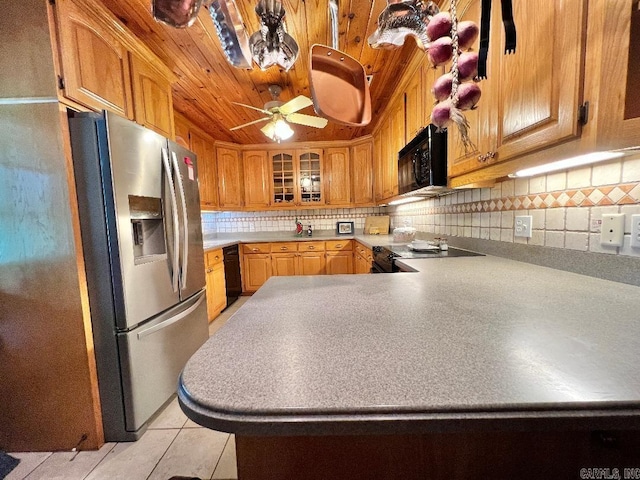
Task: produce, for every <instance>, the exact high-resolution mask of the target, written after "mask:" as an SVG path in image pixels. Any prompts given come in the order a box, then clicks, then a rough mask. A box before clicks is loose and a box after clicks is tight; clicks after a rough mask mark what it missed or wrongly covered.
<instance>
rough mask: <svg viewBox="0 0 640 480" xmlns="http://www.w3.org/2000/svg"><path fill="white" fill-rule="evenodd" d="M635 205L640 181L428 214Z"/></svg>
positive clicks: (448, 207)
mask: <svg viewBox="0 0 640 480" xmlns="http://www.w3.org/2000/svg"><path fill="white" fill-rule="evenodd" d="M635 204H640V183H626V184H620V185H616V186H608V187H589V188H581V189H573V190H563V191H558V192H550V193H539V194H530V195H517V196H509V197H502V198H499V199H493V200H483V201H475V202H466V203H458V204H454V205H444V206H436V207H429V208H427V209H426V212H425V213H427V214H441V213H474V212H504V211H509V210H532V209H543V208H558V207H602V206H610V205H635ZM408 209H410V208H408Z"/></svg>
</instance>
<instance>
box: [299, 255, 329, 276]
mask: <svg viewBox="0 0 640 480" xmlns="http://www.w3.org/2000/svg"><path fill="white" fill-rule="evenodd" d="M325 265H326V259H325V257H324V252H323V251H319V252H303V253H299V254H298V275H324V274H325Z"/></svg>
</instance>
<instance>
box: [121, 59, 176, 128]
mask: <svg viewBox="0 0 640 480" xmlns="http://www.w3.org/2000/svg"><path fill="white" fill-rule="evenodd" d="M131 80H132V85H133V99H134V106H135V119H136V122H138V123H140V124H141V125H144V126H145V127H148V128H150V129H152V130H155V131H156V132H158V133H159V134H160V135H164V136H165V137H168V138H173V136H174V131H173V130H174V127H173V99H172V96H171V84H170V83H169V80H167V78H166V77H165V76H164V75H162V74H161V73H160V72H158V71H157V70H156V69H155V68H154V67H153V66H152V65H151V64H150V63H149V62H147V61H146V60H143V59H142V58H140V57H139V56H138V55H136V54H131Z"/></svg>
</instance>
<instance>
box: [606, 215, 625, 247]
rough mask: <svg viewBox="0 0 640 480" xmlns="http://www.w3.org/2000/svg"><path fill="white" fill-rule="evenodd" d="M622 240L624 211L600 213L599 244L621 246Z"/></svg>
mask: <svg viewBox="0 0 640 480" xmlns="http://www.w3.org/2000/svg"><path fill="white" fill-rule="evenodd" d="M623 240H624V213H610V214H607V215H602V231H601V232H600V244H601V245H608V246H610V247H621V246H622V242H623Z"/></svg>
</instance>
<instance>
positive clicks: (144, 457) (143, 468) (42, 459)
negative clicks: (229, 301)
mask: <svg viewBox="0 0 640 480" xmlns="http://www.w3.org/2000/svg"><path fill="white" fill-rule="evenodd" d="M248 298H249V297H240V298H239V299H238V300H237V301H236V302H235V303H234V304H233V305H231V306H230V307H229V308H227V309H226V310H225V311H224V312H222V314H220V316H218V318H216V319H215V320H214V321H213V322H212V323H211V324H209V335H213V334H214V333H215V332H216V331H217V330H218V329H219V328H220V327H222V325H224V324H225V323H226V321H227V320H228V319H229V317H231V315H233V314H234V313H235V312H236V310H238V308H240V307H241V306H242V304H243V303H244V302H246V301H247V299H248ZM10 455H11V456H13V457H16V458H19V459H20V463H19V464H18V466H17V467H16V468H15V469H14V470H13V471H12V472H11V473H10V474H9V475H8V476H7V477H6V478H5V480H23V479H26V480H120V479H122V480H168V479H169V478H171V477H172V476H174V475H180V476H186V477H198V478H201V479H203V480H204V479H206V480H229V479H237V478H238V474H237V470H236V448H235V438H234V436H233V435H230V434H228V433H223V432H216V431H214V430H209V429H207V428H203V427H201V426H199V425H198V424H196V423H194V422H193V421H191V420H189V419H188V418H187V417H186V416H185V414H184V413H182V410H181V409H180V406H179V405H178V400H177V399H176V398H173V399H172V400H171V401H170V402H169V403H168V404H167V406H166V407H165V408H164V410H162V411H161V412H160V413H159V414H158V415H157V416H156V417H155V418H154V419H153V420H152V421H151V424H150V425H149V429H148V430H147V431H146V432H145V433H144V435H142V437H141V438H140V440H138V441H137V442H123V443H106V444H104V445H103V446H102V448H101V449H100V450H97V451H86V452H85V451H83V452H80V453H78V454H74V453H72V452H15V453H11V454H10Z"/></svg>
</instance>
